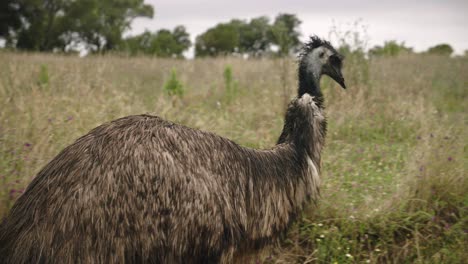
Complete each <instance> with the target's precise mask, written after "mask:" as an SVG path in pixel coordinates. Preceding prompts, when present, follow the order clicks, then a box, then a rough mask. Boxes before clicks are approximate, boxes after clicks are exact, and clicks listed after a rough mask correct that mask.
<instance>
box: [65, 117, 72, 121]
mask: <svg viewBox="0 0 468 264" xmlns="http://www.w3.org/2000/svg"><path fill="white" fill-rule="evenodd" d="M72 120H73V116H69V117H68V118H67V120H65V122H68V121H72Z"/></svg>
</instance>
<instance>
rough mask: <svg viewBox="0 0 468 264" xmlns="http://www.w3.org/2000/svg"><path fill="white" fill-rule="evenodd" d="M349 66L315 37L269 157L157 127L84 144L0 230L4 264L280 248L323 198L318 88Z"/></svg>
mask: <svg viewBox="0 0 468 264" xmlns="http://www.w3.org/2000/svg"><path fill="white" fill-rule="evenodd" d="M342 60H343V57H342V55H340V54H339V53H338V52H337V51H336V50H335V49H334V48H333V47H332V46H331V45H330V43H329V42H327V41H324V40H321V39H320V38H318V37H315V36H314V37H311V38H310V41H309V42H308V43H306V44H305V45H304V47H303V50H302V52H301V55H300V56H299V66H298V74H299V88H298V95H297V97H296V98H295V99H293V100H292V102H291V103H290V105H289V107H288V109H287V111H286V116H285V123H284V128H283V131H282V133H281V135H280V137H279V140H278V142H277V145H276V146H274V147H272V148H271V149H266V150H257V149H250V148H245V147H242V146H239V145H237V144H236V143H234V142H232V141H230V140H228V139H226V138H223V137H220V136H217V135H215V134H212V133H209V132H204V131H200V130H196V129H192V128H188V127H185V126H182V125H179V124H175V123H172V122H169V121H165V120H163V119H161V118H159V117H156V116H150V115H137V116H128V117H124V118H120V119H117V120H114V121H112V122H109V123H105V124H103V125H101V126H98V127H96V128H94V129H93V130H91V131H90V132H89V133H88V134H86V135H84V136H82V137H81V138H79V139H77V140H76V141H75V142H74V143H73V144H71V145H70V146H68V147H66V148H65V149H64V150H63V151H62V152H60V154H58V155H57V156H56V157H55V158H54V159H53V160H52V161H50V162H49V163H48V164H47V165H46V166H45V167H44V168H42V170H41V171H39V173H38V174H37V175H36V177H35V178H34V179H33V181H32V182H31V183H30V185H29V186H28V187H27V189H26V191H25V193H24V194H23V195H22V196H21V197H19V198H18V200H17V201H16V203H15V204H14V206H13V207H12V209H11V210H10V212H9V214H8V216H7V217H6V218H5V219H4V220H3V222H2V224H1V226H0V256H1V257H0V262H3V263H123V262H130V263H134V262H136V263H141V262H143V263H230V262H232V261H233V259H235V258H237V257H239V256H242V254H244V253H245V252H248V251H251V250H255V249H259V248H261V247H263V246H264V245H266V244H268V243H269V242H270V241H272V240H274V239H277V238H278V237H279V236H280V235H281V234H282V233H284V231H285V230H287V228H288V226H289V224H290V223H291V222H292V221H293V220H294V219H295V217H296V216H297V215H298V213H299V212H300V211H301V210H302V209H303V207H304V206H305V204H306V203H308V202H310V201H311V200H316V199H317V198H318V195H319V182H320V163H321V160H320V159H321V157H320V155H321V154H320V153H321V150H322V148H323V145H324V139H325V134H326V120H325V116H324V106H323V102H324V100H323V95H322V92H321V90H320V78H321V76H322V75H323V74H326V75H328V76H330V77H331V78H333V79H334V80H335V81H337V82H338V83H339V84H340V85H341V86H342V87H343V88H346V87H345V84H344V78H343V76H342V73H341V68H342Z"/></svg>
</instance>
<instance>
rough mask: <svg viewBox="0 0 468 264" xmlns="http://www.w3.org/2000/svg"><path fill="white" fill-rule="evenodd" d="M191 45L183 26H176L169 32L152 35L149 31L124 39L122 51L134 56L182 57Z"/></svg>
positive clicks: (164, 31) (160, 31) (162, 31)
mask: <svg viewBox="0 0 468 264" xmlns="http://www.w3.org/2000/svg"><path fill="white" fill-rule="evenodd" d="M190 45H191V42H190V35H189V34H188V33H187V31H186V29H185V27H184V26H177V27H175V29H174V30H173V31H172V32H171V31H169V30H167V29H161V30H159V31H158V32H156V33H154V34H152V33H151V32H149V31H146V32H144V33H143V34H141V35H137V36H134V37H130V38H127V39H125V41H124V44H123V45H122V49H123V50H125V51H127V52H129V53H130V54H131V55H135V54H140V53H141V54H151V55H156V56H158V57H178V58H181V57H183V55H182V54H183V52H184V51H186V50H187V49H188V48H189V47H190Z"/></svg>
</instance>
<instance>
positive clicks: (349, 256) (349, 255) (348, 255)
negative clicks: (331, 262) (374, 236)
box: [345, 253, 353, 258]
mask: <svg viewBox="0 0 468 264" xmlns="http://www.w3.org/2000/svg"><path fill="white" fill-rule="evenodd" d="M345 256H346V257H347V258H353V256H352V255H351V254H349V253H346V255H345Z"/></svg>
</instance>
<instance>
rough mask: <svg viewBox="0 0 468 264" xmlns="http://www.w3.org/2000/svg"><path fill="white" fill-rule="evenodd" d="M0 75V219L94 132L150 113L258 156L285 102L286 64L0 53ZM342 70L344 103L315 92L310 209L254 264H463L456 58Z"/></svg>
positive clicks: (461, 95)
mask: <svg viewBox="0 0 468 264" xmlns="http://www.w3.org/2000/svg"><path fill="white" fill-rule="evenodd" d="M0 62H1V63H0V105H1V108H0V218H1V217H3V216H5V215H6V214H7V213H8V210H9V208H10V207H11V206H12V205H13V203H14V201H15V200H16V199H17V198H18V196H19V195H21V193H22V192H23V191H24V189H25V188H26V186H27V185H28V183H29V182H30V181H31V180H32V179H33V177H34V175H35V174H36V173H37V172H38V171H39V170H40V169H41V167H43V166H44V165H45V164H47V162H49V161H50V160H51V159H52V158H53V157H54V156H56V155H57V154H58V153H59V152H60V150H62V149H63V148H64V147H66V146H67V145H69V144H70V143H72V142H73V141H74V140H75V139H77V138H78V137H79V136H81V135H83V134H85V133H87V132H88V131H89V130H90V129H92V128H94V127H96V126H98V125H100V124H102V123H104V122H107V121H110V120H113V119H115V118H118V117H122V116H126V115H132V114H142V113H149V114H154V115H158V116H161V117H163V118H165V119H168V120H171V121H175V122H178V123H181V124H184V125H186V126H190V127H194V128H199V129H202V130H207V131H211V132H214V133H217V134H219V135H222V136H224V137H227V138H230V139H232V140H234V141H235V142H237V143H239V144H241V145H243V146H248V147H253V148H269V147H271V146H273V145H274V144H275V142H276V140H277V138H278V137H279V135H280V132H281V129H282V125H283V115H284V112H285V109H286V106H287V104H288V102H289V101H290V100H291V98H293V97H294V95H295V93H296V89H297V77H296V66H297V65H296V61H295V60H294V59H272V58H270V59H252V60H243V59H241V58H234V57H229V58H216V59H208V58H207V59H195V60H176V59H160V58H149V57H136V58H135V57H132V58H130V57H125V56H118V55H107V56H90V57H85V58H78V57H75V56H64V55H52V54H35V53H32V54H28V53H11V52H0ZM344 70H345V72H344V75H345V79H346V83H347V86H348V89H346V90H343V89H341V88H340V87H339V86H338V85H337V84H335V83H334V82H333V81H332V80H330V79H329V78H328V77H324V79H323V80H322V89H323V91H324V94H325V99H326V111H327V117H328V122H329V126H328V135H327V139H326V147H325V150H324V153H323V164H322V188H321V199H320V201H319V202H318V203H317V205H313V204H311V205H310V206H309V208H307V210H305V211H304V213H303V214H302V216H301V217H300V218H299V219H298V221H297V222H296V223H295V224H294V225H293V226H292V227H291V229H290V230H289V232H288V233H287V234H286V235H285V236H284V238H283V239H282V240H281V242H276V243H275V244H274V245H273V246H272V247H271V248H268V249H266V250H265V251H264V252H263V253H261V254H259V255H258V256H256V257H255V259H254V260H252V261H253V263H463V262H464V261H466V259H468V253H467V252H468V237H467V236H468V216H467V210H468V179H467V175H466V171H467V165H468V162H467V158H468V155H467V143H468V135H467V131H466V125H467V119H466V118H467V114H466V113H467V106H468V100H467V99H468V98H467V95H468V88H467V86H468V58H466V57H465V58H448V57H440V56H429V55H415V54H409V55H402V56H397V57H381V58H372V59H363V58H360V57H358V56H349V57H348V58H347V59H346V60H345V68H344ZM171 79H172V81H171ZM171 82H172V86H171V84H170V83H171ZM174 82H175V83H176V85H174ZM171 87H172V88H174V87H175V88H174V89H176V90H175V92H171V91H172V90H171V89H172V88H171Z"/></svg>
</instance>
